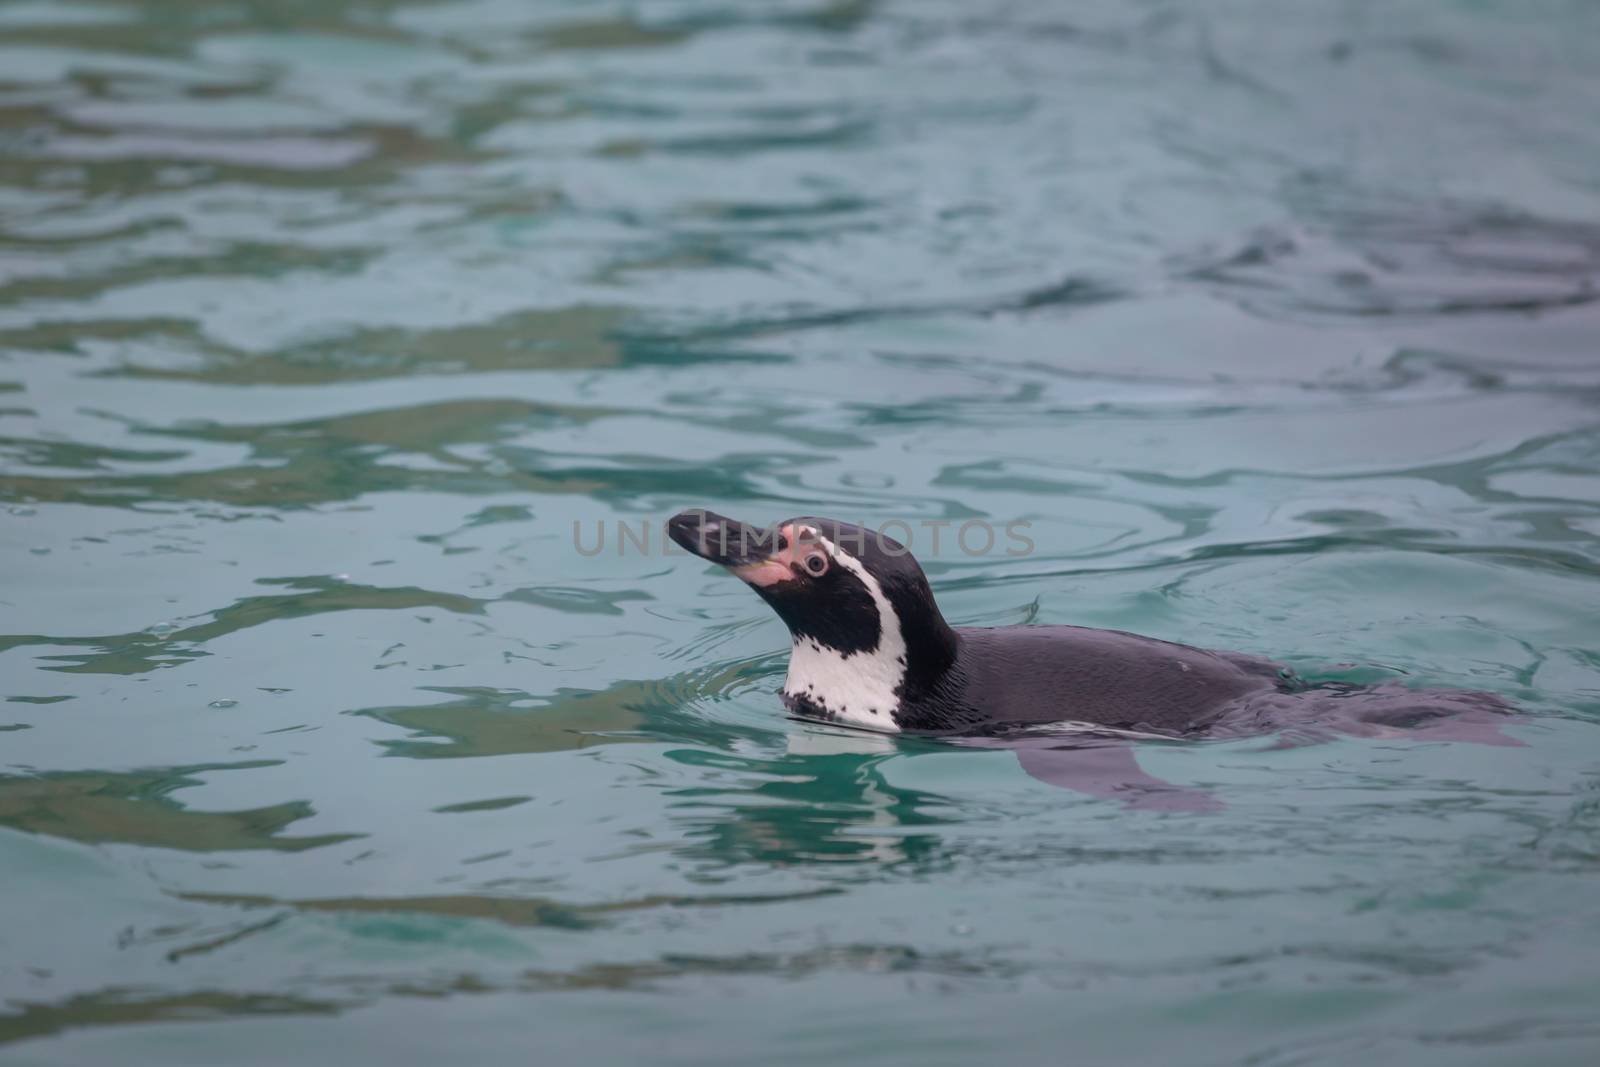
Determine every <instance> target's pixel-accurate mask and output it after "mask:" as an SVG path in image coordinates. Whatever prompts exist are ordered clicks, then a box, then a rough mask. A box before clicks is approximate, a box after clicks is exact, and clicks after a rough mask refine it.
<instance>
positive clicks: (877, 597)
mask: <svg viewBox="0 0 1600 1067" xmlns="http://www.w3.org/2000/svg"><path fill="white" fill-rule="evenodd" d="M806 535H807V536H808V537H810V538H812V539H813V543H815V544H820V545H822V546H823V547H825V548H826V549H827V550H828V555H829V556H831V557H832V558H833V562H834V564H835V565H836V566H840V567H843V568H844V569H845V570H847V571H849V572H850V573H851V574H853V575H855V576H856V578H858V579H859V580H860V582H861V584H862V585H863V586H864V587H865V588H866V590H867V595H868V596H870V597H871V598H872V603H873V606H874V607H876V608H877V609H878V647H877V648H875V649H873V650H872V651H871V652H856V653H854V654H852V655H850V656H848V657H847V656H845V655H844V654H843V653H841V652H840V651H839V650H838V649H834V648H829V647H828V646H827V645H824V644H822V643H820V642H818V641H817V640H816V639H815V638H811V637H797V638H796V639H795V642H794V647H793V648H792V649H791V650H790V652H789V675H788V677H787V678H785V679H784V682H783V691H784V692H785V693H787V694H788V695H790V696H793V697H800V698H803V699H805V700H809V701H811V702H812V703H813V704H816V705H818V706H820V707H822V708H825V709H826V710H827V711H828V712H829V713H830V714H831V715H833V717H834V718H835V719H837V720H838V721H840V722H845V723H849V724H850V725H852V726H864V727H866V728H867V729H869V730H883V731H887V732H891V733H893V732H898V731H899V729H900V727H899V725H898V724H897V723H896V722H895V721H894V709H895V707H896V706H897V705H898V704H899V698H898V697H897V696H896V695H895V690H896V689H897V688H899V686H900V683H901V682H902V681H903V680H904V679H905V673H906V642H905V637H904V635H902V634H901V632H900V617H899V616H898V615H896V614H895V613H894V606H893V605H891V604H890V603H889V598H888V597H886V596H884V595H883V588H882V587H881V586H879V585H878V580H877V579H876V578H874V577H873V576H872V575H871V573H869V572H868V571H867V569H866V568H865V567H863V566H862V565H861V562H860V561H859V560H857V559H856V558H855V557H854V556H851V555H848V554H847V553H845V552H842V551H840V550H839V547H838V546H837V545H835V544H834V543H833V542H832V541H829V540H828V539H827V538H825V537H823V536H822V535H821V534H819V533H818V532H817V531H816V530H813V529H811V528H809V527H807V528H806Z"/></svg>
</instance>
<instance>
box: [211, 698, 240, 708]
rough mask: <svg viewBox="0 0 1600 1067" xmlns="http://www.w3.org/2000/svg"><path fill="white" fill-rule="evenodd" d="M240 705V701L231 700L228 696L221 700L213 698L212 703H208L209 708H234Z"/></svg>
mask: <svg viewBox="0 0 1600 1067" xmlns="http://www.w3.org/2000/svg"><path fill="white" fill-rule="evenodd" d="M238 705H239V702H238V701H237V700H229V699H228V698H227V697H223V698H222V699H221V700H213V701H212V702H211V703H209V704H207V705H206V707H208V708H233V707H238Z"/></svg>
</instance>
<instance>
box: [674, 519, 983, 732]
mask: <svg viewBox="0 0 1600 1067" xmlns="http://www.w3.org/2000/svg"><path fill="white" fill-rule="evenodd" d="M667 532H668V534H669V536H671V538H672V539H673V540H674V541H676V542H677V543H678V544H679V545H681V546H682V547H683V548H686V549H688V550H689V551H690V552H692V553H694V554H695V555H697V556H700V557H701V558H702V559H707V560H710V561H711V562H713V563H718V564H721V565H722V566H724V567H726V568H727V569H728V570H729V571H730V572H732V573H733V574H734V575H735V576H737V577H738V578H740V579H742V580H743V581H744V582H745V583H746V584H747V585H749V586H750V587H751V588H752V589H753V590H755V592H756V594H757V595H758V596H760V597H761V598H762V599H763V600H765V601H766V602H767V604H768V605H770V606H771V607H772V609H773V611H775V612H777V614H778V617H779V618H780V619H782V620H783V622H784V624H785V625H786V626H788V628H789V634H790V637H791V639H792V643H793V647H792V649H791V654H790V660H789V675H788V678H787V679H786V681H785V684H784V697H785V702H786V703H787V704H788V705H789V707H790V708H791V710H794V711H797V712H798V713H800V714H804V715H808V716H814V717H819V718H826V719H831V720H834V721H840V722H845V723H849V724H852V725H859V726H866V727H869V728H872V729H880V730H895V729H898V728H899V726H898V723H897V722H896V720H895V713H896V712H897V711H898V710H900V708H901V706H902V704H903V702H904V701H905V700H907V699H915V698H916V697H917V696H918V695H919V694H920V693H921V692H922V691H924V690H925V689H927V688H929V687H931V686H932V685H934V684H936V682H937V680H938V677H939V676H940V675H942V674H943V672H944V671H945V670H947V669H948V668H949V666H950V662H951V661H952V660H953V658H954V652H955V636H954V633H953V631H951V630H950V628H949V627H948V626H947V625H946V624H945V621H944V618H943V617H942V616H941V615H940V614H939V608H938V605H937V604H936V603H935V602H934V599H933V590H932V589H931V588H930V587H929V585H928V579H927V577H926V576H925V575H924V574H923V573H922V568H921V566H919V565H918V564H917V561H916V559H914V558H913V557H912V555H911V553H910V551H909V550H908V549H907V548H906V547H905V546H904V545H902V544H900V543H899V542H898V541H895V540H893V539H892V538H889V537H887V536H885V535H883V534H880V533H878V532H876V531H873V530H868V529H864V528H863V527H860V526H853V525H851V524H849V523H844V522H839V521H837V520H835V519H824V518H812V517H802V518H794V519H788V520H786V521H784V522H780V523H777V524H775V525H773V526H770V527H767V528H765V529H759V528H757V527H753V526H749V525H746V524H745V523H742V522H739V521H737V520H735V519H730V518H727V517H725V516H722V515H717V514H715V513H712V512H708V511H685V512H683V513H681V514H679V515H676V516H674V517H673V518H672V519H671V520H669V522H668V524H667Z"/></svg>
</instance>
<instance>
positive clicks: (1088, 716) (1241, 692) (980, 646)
mask: <svg viewBox="0 0 1600 1067" xmlns="http://www.w3.org/2000/svg"><path fill="white" fill-rule="evenodd" d="M668 531H669V533H670V534H671V536H672V538H673V540H674V541H676V542H677V543H678V544H680V545H682V546H683V547H684V548H686V549H688V550H689V551H691V552H693V553H694V554H696V555H698V556H700V557H702V558H704V559H707V560H710V561H712V562H715V563H719V564H721V565H722V566H724V567H726V568H728V570H730V571H731V572H732V573H733V574H735V575H737V576H738V577H740V578H741V579H743V580H744V581H745V582H746V583H747V584H749V585H750V587H751V588H752V589H753V590H754V591H755V592H756V593H757V594H758V595H759V596H761V597H762V599H764V600H765V601H766V602H767V603H768V604H769V605H770V606H771V607H772V608H773V610H774V611H775V612H777V614H778V616H779V617H780V618H781V619H782V620H783V621H784V623H785V624H786V625H787V626H788V627H789V632H790V637H791V641H792V646H791V649H790V657H789V670H788V674H787V675H786V677H785V679H784V686H783V701H784V704H785V706H787V707H788V708H789V710H790V711H791V712H793V713H794V714H796V715H798V716H800V717H803V718H811V719H820V720H825V721H829V722H834V723H838V724H841V725H847V726H854V727H860V728H864V729H870V730H878V731H884V732H914V733H922V734H940V735H962V736H968V737H981V736H986V735H995V734H1006V733H1012V732H1016V731H1031V730H1036V729H1045V730H1052V731H1063V730H1064V731H1068V732H1073V733H1078V734H1083V733H1100V734H1103V735H1106V736H1110V737H1115V736H1119V735H1121V736H1133V737H1140V736H1143V737H1156V738H1192V737H1212V736H1218V737H1222V736H1241V735H1245V734H1250V733H1265V732H1271V731H1274V730H1291V731H1298V732H1299V734H1300V735H1301V736H1312V735H1315V734H1318V733H1321V732H1326V731H1327V730H1333V731H1337V732H1342V733H1352V734H1364V735H1370V734H1373V733H1376V732H1380V731H1383V730H1385V729H1387V728H1389V727H1391V726H1417V725H1419V724H1421V723H1425V722H1429V721H1431V720H1434V719H1438V718H1440V717H1443V716H1453V715H1461V714H1478V715H1480V716H1481V715H1483V714H1493V715H1494V716H1495V717H1496V718H1498V717H1499V715H1500V714H1503V713H1504V712H1506V711H1508V710H1510V709H1509V708H1508V707H1507V706H1506V705H1505V704H1504V703H1503V702H1502V701H1500V700H1499V698H1497V697H1494V696H1493V695H1492V694H1488V693H1473V692H1467V691H1460V690H1410V689H1406V688H1404V687H1401V686H1397V685H1387V686H1379V687H1374V688H1362V687H1356V686H1339V685H1332V686H1317V687H1306V686H1304V685H1302V684H1301V683H1299V682H1298V681H1297V680H1295V678H1294V677H1293V675H1292V673H1291V672H1290V671H1288V670H1287V669H1286V668H1283V667H1282V666H1280V665H1279V664H1276V663H1273V662H1271V661H1269V660H1265V659H1260V658H1257V657H1253V656H1248V655H1243V654H1239V653H1232V652H1214V651H1208V650H1205V649H1200V648H1193V647H1190V646H1188V645H1182V644H1176V643H1174V642H1170V641H1161V640H1157V639H1155V638H1150V637H1142V636H1140V635H1138V634H1132V633H1125V632H1123V631H1120V630H1099V629H1090V628H1086V627H1079V626H1002V627H992V628H985V627H962V628H957V627H952V626H950V625H948V624H947V623H946V622H945V620H944V617H943V615H941V614H940V612H939V608H938V605H937V604H936V603H935V601H934V598H933V592H932V589H931V588H930V586H929V584H928V580H927V578H926V577H925V576H924V575H923V573H922V568H921V567H920V566H918V565H917V562H916V560H915V559H913V558H912V557H911V555H910V553H909V552H908V551H907V550H906V549H905V548H904V546H902V545H900V544H899V543H898V542H895V541H893V540H891V539H889V538H887V537H884V536H883V535H881V534H878V533H875V532H872V531H868V530H864V529H862V528H860V527H856V526H851V525H849V524H846V523H840V522H836V521H834V520H831V519H820V518H799V519H791V520H789V521H787V522H784V523H781V524H779V525H777V526H775V527H772V528H769V529H757V528H755V527H751V526H747V525H745V524H743V523H740V522H737V521H735V520H733V519H728V518H725V517H723V516H720V515H715V514H712V513H710V512H701V511H688V512H684V513H682V514H680V515H677V516H675V517H674V518H673V519H672V520H671V522H670V523H669V524H668ZM1490 732H1491V733H1492V732H1493V730H1492V727H1491V728H1490ZM1469 739H1477V738H1469ZM1490 743H1505V742H1504V741H1501V742H1494V741H1491V742H1490Z"/></svg>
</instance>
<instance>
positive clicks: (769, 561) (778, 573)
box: [730, 523, 827, 585]
mask: <svg viewBox="0 0 1600 1067" xmlns="http://www.w3.org/2000/svg"><path fill="white" fill-rule="evenodd" d="M778 532H779V533H781V534H783V536H784V537H785V538H787V539H788V543H787V544H786V545H785V546H784V549H783V551H781V552H774V553H773V554H772V555H771V556H769V557H767V558H766V559H764V560H762V561H761V562H760V563H746V564H744V565H743V566H741V567H733V568H730V569H731V570H732V571H733V573H734V574H736V575H738V576H739V577H740V578H742V579H744V580H745V581H747V582H749V583H750V584H751V585H776V584H778V583H779V582H789V581H793V580H794V578H795V572H794V568H795V567H796V566H799V567H800V568H801V569H802V570H804V569H805V560H806V557H807V556H810V555H815V554H816V553H818V552H821V551H822V548H821V546H819V545H818V544H817V542H816V535H815V534H814V533H800V532H799V528H798V527H796V526H795V525H794V524H793V523H790V524H788V525H786V526H783V527H780V528H779V531H778ZM826 569H827V568H826V567H823V568H821V569H820V570H819V569H818V568H817V567H816V564H814V563H813V564H812V571H813V572H814V573H820V572H821V570H826Z"/></svg>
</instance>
